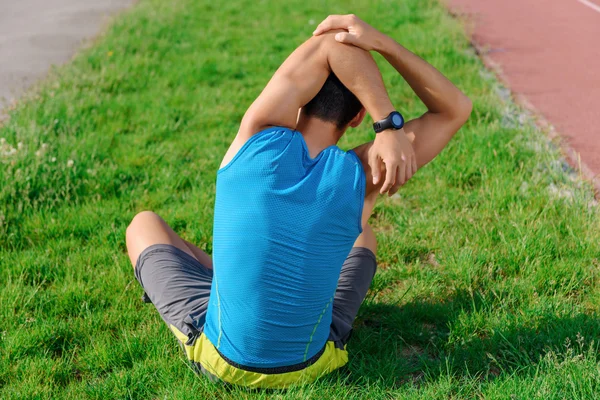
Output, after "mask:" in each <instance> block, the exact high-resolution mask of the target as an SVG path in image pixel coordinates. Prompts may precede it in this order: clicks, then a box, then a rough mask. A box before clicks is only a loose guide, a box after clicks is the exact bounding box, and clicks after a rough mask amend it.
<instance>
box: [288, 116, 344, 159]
mask: <svg viewBox="0 0 600 400" xmlns="http://www.w3.org/2000/svg"><path fill="white" fill-rule="evenodd" d="M296 130H297V131H298V132H300V133H301V134H302V136H303V137H304V141H305V142H306V146H307V147H308V152H309V153H310V156H311V157H313V158H314V157H316V156H317V155H318V154H319V153H320V152H321V151H323V149H325V148H327V147H329V146H332V145H334V144H336V143H337V142H338V141H339V140H340V137H342V134H343V132H340V130H339V129H337V127H336V126H335V124H333V123H331V122H325V121H321V120H320V119H317V118H310V117H305V116H302V115H301V116H300V118H299V119H298V124H297V125H296Z"/></svg>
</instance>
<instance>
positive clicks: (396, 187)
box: [388, 166, 404, 196]
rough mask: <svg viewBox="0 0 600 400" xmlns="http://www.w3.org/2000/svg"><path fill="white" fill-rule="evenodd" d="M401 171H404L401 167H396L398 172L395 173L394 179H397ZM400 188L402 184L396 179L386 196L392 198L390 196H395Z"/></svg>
mask: <svg viewBox="0 0 600 400" xmlns="http://www.w3.org/2000/svg"><path fill="white" fill-rule="evenodd" d="M403 169H404V167H403V166H399V167H398V171H397V172H396V178H398V177H399V176H400V175H401V174H402V170H403ZM400 186H402V184H401V183H400V179H399V178H398V179H396V183H395V184H394V186H392V188H391V189H390V191H389V192H388V195H389V196H392V195H394V194H396V192H397V191H398V189H400Z"/></svg>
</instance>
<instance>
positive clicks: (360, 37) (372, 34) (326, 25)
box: [313, 14, 387, 52]
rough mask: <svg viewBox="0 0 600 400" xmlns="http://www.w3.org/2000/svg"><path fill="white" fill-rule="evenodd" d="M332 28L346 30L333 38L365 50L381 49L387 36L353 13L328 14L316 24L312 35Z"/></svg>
mask: <svg viewBox="0 0 600 400" xmlns="http://www.w3.org/2000/svg"><path fill="white" fill-rule="evenodd" d="M333 29H343V30H345V31H347V32H340V33H338V34H337V35H335V40H337V41H338V42H340V43H346V44H352V45H354V46H357V47H360V48H361V49H363V50H366V51H371V50H375V51H377V52H379V51H381V49H382V47H383V45H384V42H385V39H386V38H387V36H385V35H384V34H383V33H381V32H379V31H378V30H377V29H375V28H373V27H372V26H371V25H369V24H367V23H366V22H364V21H363V20H361V19H360V18H358V17H357V16H356V15H354V14H348V15H330V16H329V17H327V18H325V20H323V22H321V23H320V24H319V26H317V29H315V31H314V32H313V35H314V36H318V35H320V34H322V33H325V32H327V31H331V30H333Z"/></svg>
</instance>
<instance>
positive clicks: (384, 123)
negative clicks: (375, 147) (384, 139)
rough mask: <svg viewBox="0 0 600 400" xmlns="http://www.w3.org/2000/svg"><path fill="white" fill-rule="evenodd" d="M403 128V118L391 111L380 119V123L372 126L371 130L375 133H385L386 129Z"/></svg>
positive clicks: (396, 112)
mask: <svg viewBox="0 0 600 400" xmlns="http://www.w3.org/2000/svg"><path fill="white" fill-rule="evenodd" d="M403 126H404V117H403V116H402V114H400V113H399V112H398V111H392V112H391V113H390V115H388V116H387V117H385V118H384V119H382V120H381V121H377V122H375V123H374V124H373V129H374V130H375V133H379V132H381V131H385V130H386V129H396V130H398V129H402V127H403Z"/></svg>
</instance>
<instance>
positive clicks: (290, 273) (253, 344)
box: [127, 15, 471, 387]
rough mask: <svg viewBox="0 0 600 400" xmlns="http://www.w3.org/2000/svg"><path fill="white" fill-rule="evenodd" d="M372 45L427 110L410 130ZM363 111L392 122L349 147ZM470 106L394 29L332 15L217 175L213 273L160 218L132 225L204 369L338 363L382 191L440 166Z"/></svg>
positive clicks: (136, 259)
mask: <svg viewBox="0 0 600 400" xmlns="http://www.w3.org/2000/svg"><path fill="white" fill-rule="evenodd" d="M372 50H373V51H377V52H379V53H380V54H382V55H383V56H384V57H385V58H386V60H387V61H388V62H389V63H390V64H391V65H392V66H393V67H394V68H395V69H396V70H397V71H398V72H399V73H400V74H401V75H402V77H403V78H404V79H405V80H406V82H407V83H408V84H409V85H410V86H411V87H412V89H413V90H414V91H415V93H416V94H417V95H418V96H419V98H420V99H421V100H422V101H423V103H424V104H425V105H426V106H427V109H428V111H427V112H426V113H425V114H424V115H422V116H421V117H420V118H417V119H414V120H412V121H409V122H407V123H406V124H404V125H403V119H402V117H401V116H400V115H399V114H398V113H397V112H395V109H394V107H393V106H392V103H391V101H390V99H389V97H388V95H387V93H386V90H385V87H384V84H383V81H382V79H381V74H380V72H379V70H378V68H377V65H376V64H375V62H374V60H373V58H372V57H371V55H370V53H369V51H372ZM365 112H369V113H370V114H371V116H372V117H373V119H374V120H375V121H378V122H377V123H376V124H375V125H374V127H375V128H376V129H375V130H376V131H381V132H379V133H376V135H375V140H374V141H373V142H369V143H365V144H363V145H361V146H359V147H357V148H355V149H354V150H351V151H349V152H344V151H342V150H340V149H339V148H338V147H337V146H336V145H335V144H336V143H337V142H338V140H339V139H340V138H341V136H342V135H343V134H344V132H345V131H346V130H347V128H348V127H356V126H358V125H359V124H360V123H361V121H362V119H363V118H364V116H365ZM470 112H471V102H470V100H469V99H468V98H467V97H466V96H465V95H464V94H463V93H461V91H460V90H459V89H457V88H456V87H455V86H454V85H453V84H452V83H451V82H450V81H449V80H447V79H446V78H445V77H444V76H442V74H441V73H440V72H438V71H437V70H435V69H434V68H433V67H432V66H431V65H429V64H428V63H426V62H425V61H423V60H422V59H420V58H419V57H417V56H416V55H414V54H413V53H411V52H410V51H408V50H407V49H405V48H404V47H402V46H401V45H400V44H398V43H396V42H395V41H394V40H392V39H391V38H389V37H387V36H385V35H384V34H382V33H380V32H378V31H376V30H375V29H374V28H372V27H371V26H369V25H367V24H366V23H364V22H363V21H361V20H360V19H358V18H357V17H355V16H353V15H346V16H330V17H328V18H327V19H326V20H325V21H323V22H322V23H321V24H320V25H319V26H318V27H317V29H316V31H315V32H314V35H313V37H312V38H310V39H309V40H307V41H306V42H305V43H303V44H302V45H301V46H300V47H298V48H297V49H296V50H295V51H294V52H293V53H292V54H291V55H290V56H289V57H288V59H287V60H286V61H285V62H284V63H283V64H282V65H281V67H280V68H279V69H278V70H277V72H276V73H275V75H274V76H273V78H272V79H271V81H270V82H269V84H268V85H267V86H266V87H265V89H264V90H263V92H262V93H261V94H260V96H259V97H258V98H257V99H256V100H255V102H254V103H253V104H252V105H251V107H250V108H249V109H248V111H247V112H246V114H245V115H244V118H243V120H242V122H241V125H240V129H239V132H238V134H237V136H236V137H235V139H234V141H233V143H232V144H231V147H230V148H229V150H228V151H227V153H226V155H225V158H224V159H223V162H222V164H221V168H220V169H219V171H218V172H217V189H216V202H215V213H214V234H213V241H214V242H213V249H214V250H213V260H214V269H213V260H211V257H210V256H209V255H207V254H206V253H204V252H203V251H202V250H200V249H199V248H198V247H196V246H194V245H192V244H191V243H189V242H186V241H185V240H183V239H181V238H180V237H178V236H177V235H176V234H175V232H173V230H172V229H171V228H169V226H168V225H167V224H166V223H165V222H164V221H163V220H162V219H161V218H160V217H158V216H157V215H156V214H154V213H151V212H142V213H140V214H138V215H137V216H136V217H135V218H134V219H133V221H132V222H131V224H130V226H129V227H128V229H127V249H128V253H129V257H130V258H131V262H132V264H133V265H134V269H135V275H136V277H137V279H138V280H139V282H140V284H141V285H142V286H143V288H144V290H145V292H146V294H147V296H148V297H149V299H150V300H151V301H152V303H153V304H154V305H155V307H156V308H157V309H158V311H159V313H160V314H161V316H162V318H163V319H164V320H165V322H166V323H167V324H168V326H169V327H170V328H171V330H172V331H173V332H174V334H175V335H176V336H177V338H178V339H179V341H180V342H181V344H182V346H183V348H184V350H185V352H186V354H187V357H188V358H189V359H190V360H191V361H192V362H193V364H194V365H195V366H196V367H197V368H198V369H199V370H201V371H202V372H203V373H204V374H206V375H207V376H209V377H211V378H212V379H220V380H222V381H225V382H229V383H232V384H238V385H245V386H249V387H287V386H289V385H291V384H294V383H301V382H309V381H312V380H314V379H316V378H317V377H319V376H321V375H323V374H326V373H328V372H330V371H333V370H334V369H336V368H339V367H341V366H343V365H344V364H345V363H346V362H347V360H348V355H347V352H346V343H347V342H348V339H349V337H350V334H351V330H352V322H353V320H354V318H355V316H356V313H357V312H358V308H359V306H360V304H361V302H362V301H363V299H364V298H365V295H366V293H367V290H368V288H369V285H370V282H371V280H372V278H373V275H374V274H375V270H376V259H375V254H376V239H375V236H374V234H373V231H372V229H371V228H370V226H369V224H368V219H369V217H370V215H371V212H372V210H373V207H374V205H375V200H376V198H377V195H378V194H383V193H388V194H392V193H394V192H395V191H396V190H398V188H399V186H401V185H402V184H404V183H405V182H406V180H408V179H409V178H410V177H411V176H412V175H413V174H414V173H415V172H416V170H417V168H420V167H421V166H423V165H425V164H426V163H428V162H429V161H431V160H432V159H433V158H434V157H435V156H436V155H437V154H438V153H439V152H440V151H441V150H442V149H443V148H444V146H445V145H446V144H447V143H448V141H449V140H450V139H451V138H452V136H453V135H454V134H455V133H456V131H458V129H459V128H460V127H461V126H462V125H463V124H464V123H465V121H466V120H467V118H468V117H469V115H470ZM384 174H385V178H384V177H383V176H384Z"/></svg>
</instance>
